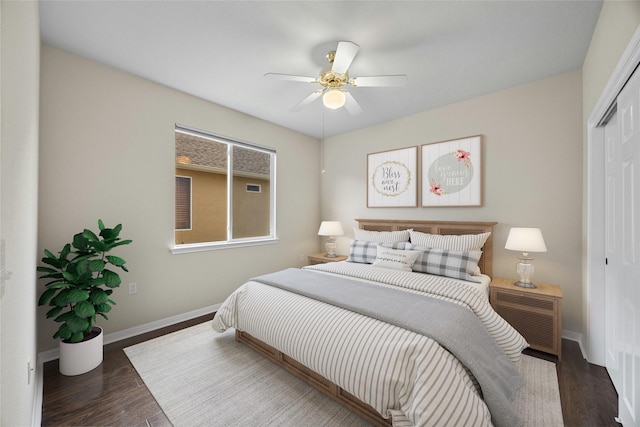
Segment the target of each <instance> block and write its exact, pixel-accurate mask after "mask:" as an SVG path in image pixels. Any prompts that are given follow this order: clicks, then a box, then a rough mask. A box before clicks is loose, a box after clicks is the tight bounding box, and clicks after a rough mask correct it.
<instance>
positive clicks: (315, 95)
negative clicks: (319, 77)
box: [291, 89, 324, 112]
mask: <svg viewBox="0 0 640 427" xmlns="http://www.w3.org/2000/svg"><path fill="white" fill-rule="evenodd" d="M323 91H324V89H319V90H316V91H315V92H313V93H312V94H311V95H309V96H307V97H306V98H305V99H303V100H302V101H300V102H298V103H297V104H296V105H294V106H293V108H291V111H295V112H297V111H300V110H302V109H303V108H304V107H306V106H307V105H309V104H311V103H312V102H313V101H315V100H316V99H317V98H318V97H319V96H320V95H322V92H323Z"/></svg>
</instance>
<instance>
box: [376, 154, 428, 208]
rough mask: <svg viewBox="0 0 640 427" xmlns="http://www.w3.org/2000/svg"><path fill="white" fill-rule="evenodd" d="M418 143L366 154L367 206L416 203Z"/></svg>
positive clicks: (407, 205) (405, 205)
mask: <svg viewBox="0 0 640 427" xmlns="http://www.w3.org/2000/svg"><path fill="white" fill-rule="evenodd" d="M417 171H418V147H409V148H402V149H399V150H391V151H384V152H381V153H372V154H368V155H367V207H369V208H376V207H417V206H418V184H417V177H416V173H417Z"/></svg>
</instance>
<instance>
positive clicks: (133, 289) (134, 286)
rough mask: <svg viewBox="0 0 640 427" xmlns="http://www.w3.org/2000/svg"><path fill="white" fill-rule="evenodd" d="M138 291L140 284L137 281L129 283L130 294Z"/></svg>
mask: <svg viewBox="0 0 640 427" xmlns="http://www.w3.org/2000/svg"><path fill="white" fill-rule="evenodd" d="M137 293H138V284H137V283H136V282H133V283H129V295H133V294H137Z"/></svg>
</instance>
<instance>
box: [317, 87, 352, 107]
mask: <svg viewBox="0 0 640 427" xmlns="http://www.w3.org/2000/svg"><path fill="white" fill-rule="evenodd" d="M346 100H347V96H346V95H345V94H344V92H342V91H341V90H340V89H337V88H336V89H331V90H328V91H326V92H325V93H324V95H322V103H323V104H324V106H325V107H327V108H331V109H332V110H337V109H338V108H340V107H342V106H343V105H344V103H345V102H346Z"/></svg>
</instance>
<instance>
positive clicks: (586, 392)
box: [42, 316, 618, 427]
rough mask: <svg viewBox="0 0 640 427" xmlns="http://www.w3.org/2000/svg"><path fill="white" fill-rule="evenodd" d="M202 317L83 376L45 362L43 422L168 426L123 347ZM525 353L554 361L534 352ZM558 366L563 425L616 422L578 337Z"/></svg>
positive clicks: (611, 400)
mask: <svg viewBox="0 0 640 427" xmlns="http://www.w3.org/2000/svg"><path fill="white" fill-rule="evenodd" d="M210 319H211V316H203V317H199V318H197V319H193V320H191V321H188V322H183V323H180V324H178V325H174V326H172V327H169V328H165V329H161V330H158V331H154V332H150V333H147V334H144V335H140V336H138V337H135V338H130V339H127V340H123V341H119V342H117V343H113V344H109V345H107V346H105V351H104V361H103V363H102V365H100V366H99V367H98V368H96V369H94V370H93V371H91V372H88V373H86V374H84V375H79V376H75V377H65V376H63V375H60V374H59V373H58V361H57V360H55V361H51V362H47V363H45V365H44V396H43V407H42V425H43V426H89V425H90V426H140V427H146V426H151V427H154V426H170V425H171V423H170V422H169V421H168V420H167V418H166V417H165V415H164V414H163V412H162V410H161V409H160V407H159V406H158V404H157V403H156V401H155V400H154V399H153V396H151V393H149V390H147V388H146V387H145V385H144V384H143V383H142V380H141V379H140V377H139V376H138V374H137V372H136V370H135V369H134V368H133V366H132V365H131V363H129V359H128V358H127V356H126V355H125V354H124V352H123V351H122V349H123V348H125V347H129V346H131V345H134V344H137V343H138V342H142V341H146V340H149V339H152V338H155V337H157V336H160V335H163V334H166V333H169V332H173V331H175V330H179V329H182V328H185V327H189V326H193V325H195V324H198V323H201V322H204V321H207V320H210ZM526 352H527V354H530V355H533V356H536V357H541V358H543V359H546V360H550V361H555V357H554V356H548V355H546V354H544V353H540V352H535V351H529V350H527V351H526ZM562 354H563V357H562V363H561V364H559V365H557V370H558V382H559V384H560V399H561V401H562V414H563V416H564V421H565V425H566V426H576V427H577V426H580V427H588V426H593V427H606V426H618V424H617V423H616V422H615V421H614V417H615V416H616V414H617V402H618V396H617V395H616V392H615V390H614V388H613V385H612V384H611V380H610V379H609V376H608V375H607V372H606V370H605V369H604V368H602V367H600V366H596V365H591V364H589V363H587V362H586V361H585V360H584V359H583V358H582V354H581V352H580V348H579V346H578V344H577V343H576V342H573V341H567V340H563V341H562Z"/></svg>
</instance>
